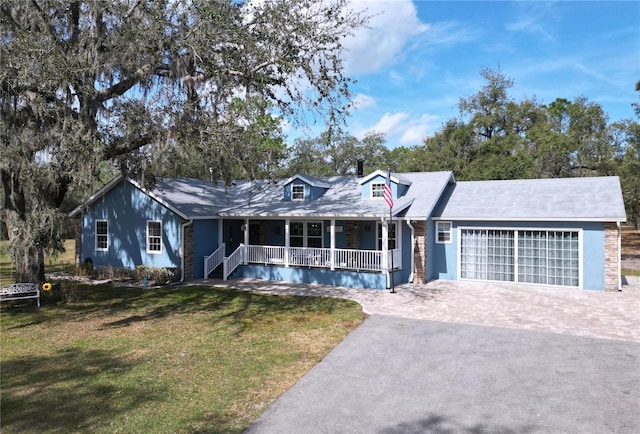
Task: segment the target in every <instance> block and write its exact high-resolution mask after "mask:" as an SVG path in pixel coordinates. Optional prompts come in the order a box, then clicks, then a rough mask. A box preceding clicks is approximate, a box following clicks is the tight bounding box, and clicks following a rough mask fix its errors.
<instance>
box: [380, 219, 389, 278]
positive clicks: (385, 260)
mask: <svg viewBox="0 0 640 434" xmlns="http://www.w3.org/2000/svg"><path fill="white" fill-rule="evenodd" d="M381 254H382V270H383V271H385V272H388V271H389V221H388V220H387V219H386V218H384V217H383V218H382V246H381Z"/></svg>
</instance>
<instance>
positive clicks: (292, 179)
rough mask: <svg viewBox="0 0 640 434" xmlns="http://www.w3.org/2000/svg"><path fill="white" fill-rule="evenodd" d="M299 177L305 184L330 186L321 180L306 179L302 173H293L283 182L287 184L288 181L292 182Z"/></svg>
mask: <svg viewBox="0 0 640 434" xmlns="http://www.w3.org/2000/svg"><path fill="white" fill-rule="evenodd" d="M296 179H299V180H301V181H303V182H305V183H306V184H308V185H310V186H312V187H322V188H329V187H331V186H330V185H329V184H327V183H325V182H322V181H319V182H318V181H312V180H310V179H308V178H307V177H305V176H304V175H299V174H296V175H293V176H292V177H291V178H289V179H287V180H286V181H285V182H284V185H289V184H290V183H292V182H293V181H294V180H296Z"/></svg>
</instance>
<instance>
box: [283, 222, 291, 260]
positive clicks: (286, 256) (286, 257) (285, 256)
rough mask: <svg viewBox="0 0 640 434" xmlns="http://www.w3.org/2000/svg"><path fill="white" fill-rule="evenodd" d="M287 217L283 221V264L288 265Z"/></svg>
mask: <svg viewBox="0 0 640 434" xmlns="http://www.w3.org/2000/svg"><path fill="white" fill-rule="evenodd" d="M290 222H291V221H290V220H289V219H285V221H284V266H285V267H288V266H289V247H290V245H289V223H290Z"/></svg>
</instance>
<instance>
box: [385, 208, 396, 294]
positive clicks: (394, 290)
mask: <svg viewBox="0 0 640 434" xmlns="http://www.w3.org/2000/svg"><path fill="white" fill-rule="evenodd" d="M389 223H390V225H389V229H388V230H387V233H389V232H390V229H392V228H393V212H392V208H391V207H389ZM397 237H398V232H397V231H396V238H397ZM388 238H389V235H387V239H388ZM396 242H398V240H397V239H396ZM393 250H395V249H392V250H391V273H390V274H389V278H390V279H391V294H395V293H396V289H395V287H394V285H393Z"/></svg>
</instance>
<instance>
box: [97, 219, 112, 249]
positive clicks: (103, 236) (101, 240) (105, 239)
mask: <svg viewBox="0 0 640 434" xmlns="http://www.w3.org/2000/svg"><path fill="white" fill-rule="evenodd" d="M96 250H98V251H106V250H109V222H108V221H107V220H96Z"/></svg>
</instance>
